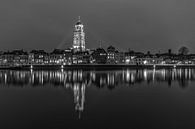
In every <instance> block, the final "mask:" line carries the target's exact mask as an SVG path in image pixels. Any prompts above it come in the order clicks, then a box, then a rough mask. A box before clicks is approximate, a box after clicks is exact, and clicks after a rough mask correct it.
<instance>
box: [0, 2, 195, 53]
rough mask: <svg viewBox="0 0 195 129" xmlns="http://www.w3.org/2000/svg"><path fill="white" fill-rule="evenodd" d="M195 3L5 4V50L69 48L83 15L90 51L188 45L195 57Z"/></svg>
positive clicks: (2, 39) (0, 38) (2, 35)
mask: <svg viewBox="0 0 195 129" xmlns="http://www.w3.org/2000/svg"><path fill="white" fill-rule="evenodd" d="M102 3H104V4H103V6H102ZM73 5H74V6H73ZM78 5H81V6H78ZM193 5H194V2H193V1H190V0H188V1H185V2H184V1H180V0H179V1H177V2H176V1H174V0H165V1H154V0H151V1H147V2H146V1H143V0H139V1H135V0H132V1H127V0H123V1H120V2H119V1H108V0H100V1H93V2H90V1H89V0H84V1H82V2H78V1H69V2H67V1H57V2H53V1H50V0H47V1H31V0H28V1H21V0H20V1H17V2H13V1H12V0H11V1H1V4H0V6H3V7H1V10H2V11H1V12H2V17H1V23H2V24H1V25H0V26H1V28H2V29H1V30H0V42H1V44H0V48H1V50H10V49H20V48H23V49H25V50H29V49H46V50H47V51H51V50H52V49H53V48H66V47H67V46H70V45H71V43H72V40H73V39H72V32H73V30H72V28H73V25H74V23H75V22H74V21H76V20H77V17H78V16H79V15H80V16H81V17H82V20H83V22H84V23H85V30H86V35H87V36H86V46H87V47H88V48H96V47H98V46H99V41H102V47H105V46H109V45H113V46H115V47H117V48H119V49H121V50H125V49H126V48H131V49H134V50H136V51H144V52H146V51H151V52H158V51H159V50H160V51H166V50H167V49H169V48H171V49H173V51H177V50H178V48H179V47H181V46H183V45H185V46H187V47H188V48H190V52H191V53H194V52H195V50H194V48H195V46H194V41H195V40H194V35H195V34H194V31H193V30H194V26H193V23H194V8H193ZM70 7H71V8H70ZM72 7H74V8H72ZM89 10H90V13H87V12H89ZM103 12H104V13H103ZM45 46H47V47H45Z"/></svg>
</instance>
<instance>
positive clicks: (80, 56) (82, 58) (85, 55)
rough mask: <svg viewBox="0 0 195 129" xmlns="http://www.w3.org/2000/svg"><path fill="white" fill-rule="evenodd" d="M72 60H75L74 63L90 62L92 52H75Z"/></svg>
mask: <svg viewBox="0 0 195 129" xmlns="http://www.w3.org/2000/svg"><path fill="white" fill-rule="evenodd" d="M72 61H73V64H89V63H90V54H89V52H88V51H83V52H82V51H78V52H75V53H74V54H73V56H72Z"/></svg>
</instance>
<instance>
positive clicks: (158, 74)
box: [0, 69, 195, 129]
mask: <svg viewBox="0 0 195 129" xmlns="http://www.w3.org/2000/svg"><path fill="white" fill-rule="evenodd" d="M28 128H33V129H34V128H35V129H37V128H42V129H72V128H79V129H84V128H106V129H109V128H120V129H121V128H133V129H151V128H155V129H156V128H165V129H167V128H171V129H172V128H175V129H180V128H181V129H186V128H192V129H193V128H195V69H159V70H155V69H129V70H128V69H126V70H117V71H105V70H104V71H101V70H98V71H82V70H69V71H63V70H62V71H60V70H59V71H0V129H28Z"/></svg>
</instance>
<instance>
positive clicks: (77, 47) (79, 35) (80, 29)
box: [73, 17, 85, 52]
mask: <svg viewBox="0 0 195 129" xmlns="http://www.w3.org/2000/svg"><path fill="white" fill-rule="evenodd" d="M73 50H74V52H78V51H85V32H84V26H83V24H82V23H81V20H80V17H79V19H78V21H77V23H76V25H75V27H74V38H73Z"/></svg>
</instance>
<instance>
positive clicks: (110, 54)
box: [107, 46, 116, 64]
mask: <svg viewBox="0 0 195 129" xmlns="http://www.w3.org/2000/svg"><path fill="white" fill-rule="evenodd" d="M115 54H116V49H115V47H113V46H109V47H108V48H107V63H108V64H115V63H116V60H115Z"/></svg>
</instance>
